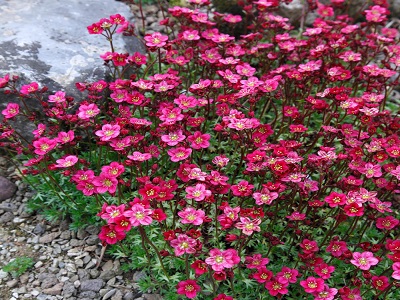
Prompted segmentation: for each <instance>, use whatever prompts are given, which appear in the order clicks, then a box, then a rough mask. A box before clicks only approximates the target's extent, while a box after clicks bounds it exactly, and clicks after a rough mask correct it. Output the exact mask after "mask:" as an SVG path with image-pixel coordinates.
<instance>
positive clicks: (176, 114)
mask: <svg viewBox="0 0 400 300" xmlns="http://www.w3.org/2000/svg"><path fill="white" fill-rule="evenodd" d="M183 117H184V116H183V115H182V114H181V109H180V108H178V107H175V108H173V109H168V108H163V109H162V110H161V115H160V116H159V118H160V120H161V121H163V122H164V123H165V124H168V125H172V124H175V123H176V122H177V121H181V120H183Z"/></svg>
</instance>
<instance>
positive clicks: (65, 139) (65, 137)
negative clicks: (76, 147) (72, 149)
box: [57, 130, 75, 144]
mask: <svg viewBox="0 0 400 300" xmlns="http://www.w3.org/2000/svg"><path fill="white" fill-rule="evenodd" d="M74 138H75V134H74V132H73V131H72V130H69V131H68V132H64V131H62V132H59V133H58V135H57V142H59V143H60V144H66V143H69V142H71V141H73V140H74Z"/></svg>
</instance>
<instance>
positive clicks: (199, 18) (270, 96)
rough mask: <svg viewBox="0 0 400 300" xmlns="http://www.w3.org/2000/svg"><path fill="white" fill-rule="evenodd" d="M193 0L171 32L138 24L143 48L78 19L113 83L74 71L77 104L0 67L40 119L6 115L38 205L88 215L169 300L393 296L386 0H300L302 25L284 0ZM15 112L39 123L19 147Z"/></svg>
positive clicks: (394, 221) (391, 69) (10, 143)
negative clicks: (214, 4)
mask: <svg viewBox="0 0 400 300" xmlns="http://www.w3.org/2000/svg"><path fill="white" fill-rule="evenodd" d="M188 3H189V5H190V6H188V7H177V6H175V7H172V8H170V9H169V10H168V13H169V16H168V18H166V19H165V20H163V21H162V24H163V25H165V26H166V28H167V29H168V31H169V32H170V34H169V35H165V34H162V33H158V32H155V33H151V34H147V35H145V36H144V38H143V43H144V44H145V45H146V46H147V48H148V52H147V53H146V54H142V53H129V54H128V53H119V52H117V50H116V49H114V47H113V44H112V40H113V39H114V38H117V35H118V34H119V33H122V34H125V35H132V34H134V27H133V26H134V25H133V24H129V23H128V22H127V21H126V20H125V18H124V17H123V16H120V15H112V16H110V17H108V18H104V19H102V20H100V21H98V22H96V23H94V24H92V25H90V26H88V31H89V33H90V34H97V35H99V36H101V35H102V36H104V37H106V38H107V39H108V40H109V41H110V44H111V50H110V52H107V53H102V54H101V55H100V56H101V58H102V59H103V61H104V63H105V65H107V66H108V67H109V68H110V71H111V73H112V74H113V80H111V82H110V81H108V82H107V81H105V80H104V81H103V80H100V81H97V82H83V83H77V84H76V86H77V88H78V89H79V90H80V91H81V92H82V99H72V98H70V97H68V96H67V95H66V94H65V93H64V92H63V91H56V92H53V93H50V95H49V93H47V90H46V89H45V88H42V87H39V85H38V84H37V83H30V84H26V85H22V86H21V85H20V84H19V83H18V81H17V78H16V77H12V76H11V77H10V76H9V75H6V76H4V77H3V78H1V79H0V87H1V88H3V89H4V90H5V93H6V94H13V95H18V96H19V98H20V100H21V101H22V102H24V101H26V100H27V99H37V100H38V101H40V102H41V103H42V104H43V108H44V113H45V115H46V118H47V120H46V121H41V120H40V119H39V118H38V117H37V116H35V115H34V114H32V113H31V112H29V110H26V107H24V106H20V105H18V104H16V103H10V104H8V106H7V108H6V109H5V110H3V111H2V114H3V116H4V120H3V123H2V124H1V134H2V135H1V138H2V141H3V142H2V146H3V147H8V148H9V149H10V151H15V152H16V153H17V154H19V155H20V156H21V155H22V157H25V158H28V159H29V160H28V161H27V162H26V163H25V166H26V167H27V169H26V170H24V173H25V174H26V175H27V179H28V180H31V181H32V182H35V183H36V186H35V187H36V188H37V189H38V190H39V191H40V193H39V194H38V196H37V198H36V200H34V204H33V205H36V206H37V207H40V206H43V205H45V206H46V207H47V208H48V209H49V211H50V212H51V214H50V215H51V216H54V214H56V215H58V216H59V215H60V213H64V214H65V215H69V216H72V218H73V221H75V222H76V223H75V224H78V225H77V226H83V225H85V224H84V222H89V220H88V219H83V216H91V218H92V219H93V220H95V219H96V220H97V221H98V222H99V221H100V222H101V224H102V228H101V232H100V234H99V238H100V239H101V241H102V243H103V246H104V248H105V247H108V249H109V253H110V254H112V255H114V256H117V257H125V258H126V259H127V263H126V265H125V266H124V268H125V269H126V270H127V271H128V270H132V269H140V270H144V271H145V272H146V274H147V275H146V277H144V278H143V279H142V280H141V282H140V287H141V289H142V290H143V291H148V290H150V291H154V292H159V293H161V294H162V295H164V297H165V299H186V298H191V299H192V298H196V299H218V300H222V299H225V300H227V299H274V298H278V299H316V300H322V299H325V300H328V299H343V300H348V299H398V298H399V297H400V293H399V290H398V287H399V279H400V238H399V230H398V227H399V219H398V203H397V206H396V202H395V197H396V193H399V190H400V189H399V182H400V165H399V161H400V139H399V136H398V133H399V129H400V118H399V117H398V116H396V113H397V112H398V107H396V104H393V103H390V95H391V92H392V90H393V89H394V88H395V87H396V86H398V83H399V72H398V70H399V67H400V46H399V44H398V42H399V33H398V30H396V29H394V28H389V27H385V25H386V22H387V20H388V9H387V3H386V1H385V0H379V1H378V0H376V1H375V0H374V1H372V2H368V3H366V9H365V10H364V12H363V18H364V19H363V20H362V21H360V22H358V23H356V22H354V20H353V19H351V18H350V17H348V16H347V15H345V14H344V12H346V5H347V4H346V2H345V1H332V3H331V4H329V5H328V4H325V5H323V4H320V3H318V2H314V1H309V6H308V7H309V9H310V10H315V11H316V12H317V14H318V17H317V18H316V19H315V21H314V23H313V26H311V27H309V28H305V29H304V30H303V29H302V28H300V29H299V30H296V29H295V28H293V27H292V26H291V25H290V24H289V23H288V20H287V19H285V18H283V17H281V16H279V15H277V14H275V11H276V9H277V6H278V5H279V1H266V0H258V1H250V0H248V1H243V2H241V5H242V8H243V14H242V15H230V14H222V13H217V12H213V13H211V10H210V7H209V1H207V0H189V1H188ZM313 5H314V6H313ZM239 24H240V25H241V26H242V25H243V24H245V26H244V28H245V32H242V33H241V34H239V35H238V34H237V31H235V29H236V26H239ZM396 110H397V112H396ZM23 117H27V118H29V119H30V120H33V121H35V122H37V129H36V130H35V131H34V132H33V134H34V139H33V142H32V143H30V144H26V143H24V142H23V141H21V140H20V139H19V138H18V132H16V131H15V130H14V129H13V127H12V125H13V120H15V119H18V118H23ZM50 190H51V192H50ZM46 193H47V194H46ZM49 193H52V194H49ZM44 194H45V195H46V197H43V195H44ZM50 196H53V197H50ZM54 197H56V198H54ZM57 197H58V198H57ZM93 220H92V221H93Z"/></svg>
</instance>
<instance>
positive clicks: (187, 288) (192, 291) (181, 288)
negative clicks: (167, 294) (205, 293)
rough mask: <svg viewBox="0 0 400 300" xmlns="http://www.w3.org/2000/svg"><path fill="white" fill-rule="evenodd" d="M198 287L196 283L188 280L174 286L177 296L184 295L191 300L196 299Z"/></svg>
mask: <svg viewBox="0 0 400 300" xmlns="http://www.w3.org/2000/svg"><path fill="white" fill-rule="evenodd" d="M200 290H201V289H200V286H199V285H198V284H197V283H196V281H195V280H192V279H188V280H185V281H181V282H179V283H178V285H177V286H176V292H177V293H178V294H179V295H185V296H186V297H188V298H190V299H193V298H195V297H196V295H197V292H199V291H200Z"/></svg>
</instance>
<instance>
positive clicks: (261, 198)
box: [253, 188, 278, 205]
mask: <svg viewBox="0 0 400 300" xmlns="http://www.w3.org/2000/svg"><path fill="white" fill-rule="evenodd" d="M253 198H254V200H256V204H257V205H263V204H267V205H270V204H271V203H272V201H274V200H275V199H276V198H278V193H276V192H270V191H269V190H268V189H267V188H264V189H262V191H261V192H256V193H253Z"/></svg>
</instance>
